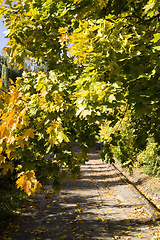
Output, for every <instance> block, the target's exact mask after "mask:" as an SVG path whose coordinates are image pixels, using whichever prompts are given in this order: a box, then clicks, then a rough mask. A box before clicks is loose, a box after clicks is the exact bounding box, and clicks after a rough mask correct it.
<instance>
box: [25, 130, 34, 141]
mask: <svg viewBox="0 0 160 240" xmlns="http://www.w3.org/2000/svg"><path fill="white" fill-rule="evenodd" d="M34 132H35V130H34V129H32V128H28V129H27V130H25V132H24V133H23V138H24V139H25V140H26V141H28V139H29V138H34Z"/></svg>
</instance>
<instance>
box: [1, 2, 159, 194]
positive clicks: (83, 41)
mask: <svg viewBox="0 0 160 240" xmlns="http://www.w3.org/2000/svg"><path fill="white" fill-rule="evenodd" d="M1 2H3V4H2V6H1V10H0V14H1V15H2V14H3V15H4V18H5V21H4V23H5V26H6V27H7V28H8V29H9V31H8V33H7V37H8V38H9V39H10V41H9V44H8V46H7V47H6V48H5V49H4V50H5V51H6V52H7V53H8V55H9V56H10V57H11V64H12V63H14V62H16V63H17V65H18V66H19V67H20V68H21V67H23V65H24V62H25V59H26V58H28V59H31V60H32V61H33V62H34V63H35V64H36V65H38V66H40V70H39V71H37V72H36V73H35V72H30V73H25V72H24V73H23V76H22V78H17V81H16V83H15V84H14V83H13V82H12V81H11V84H10V87H9V89H4V88H2V84H1V86H0V87H1V90H0V98H1V102H0V114H1V119H0V153H1V155H0V161H1V168H2V169H3V173H4V174H5V173H6V172H7V171H8V170H10V171H13V169H14V170H15V169H16V171H17V172H18V173H19V174H18V180H17V185H18V187H22V188H23V189H25V191H26V192H28V194H30V193H35V192H36V191H39V189H40V186H41V183H39V181H41V177H42V176H43V177H46V178H49V179H54V182H53V185H54V187H55V189H57V190H59V189H60V185H61V183H62V182H63V181H64V180H65V178H66V177H67V172H70V173H71V175H72V177H73V179H74V178H75V177H77V176H78V175H79V169H80V164H83V163H84V162H85V161H87V159H88V158H87V152H88V150H89V148H91V147H93V146H94V145H95V142H96V136H97V135H99V129H100V126H101V125H103V124H104V123H105V124H106V122H107V123H108V126H109V127H110V128H112V131H111V134H110V136H109V139H110V141H108V142H106V144H105V147H104V149H103V151H102V157H103V160H107V161H110V162H112V161H114V159H113V157H114V156H113V147H115V146H120V147H121V150H122V151H121V153H122V156H121V157H122V159H123V161H124V162H125V163H126V162H127V161H128V160H127V155H126V151H125V149H126V146H124V141H123V139H124V138H123V137H122V136H121V133H122V132H121V131H119V130H120V129H118V128H119V126H120V125H121V124H122V122H123V121H124V120H125V118H126V112H128V113H129V123H130V124H131V125H130V126H131V128H134V134H133V136H132V137H134V141H133V142H134V144H133V146H132V147H133V149H134V150H135V149H136V150H137V149H138V150H139V149H143V148H145V143H146V139H147V137H148V135H149V134H152V135H154V138H155V140H156V142H160V138H159V129H160V121H159V113H160V110H159V92H160V84H159V50H160V47H159V40H160V33H159V15H160V13H159V7H160V6H159V4H158V2H157V1H154V0H149V1H147V0H143V1H138V0H136V1H129V0H124V1H122V3H121V1H119V0H113V1H103V0H98V1H86V0H71V1H65V0H62V1H52V0H48V1H37V0H36V1H28V0H24V1H17V2H16V1H14V2H13V1H11V0H7V1H1ZM133 126H134V127H133ZM127 127H128V123H127ZM73 145H77V146H78V147H79V148H80V151H79V152H77V153H74V152H73ZM134 150H133V151H134ZM46 154H49V155H50V156H51V155H52V157H50V158H48V159H46ZM130 163H131V165H132V161H131V162H129V164H130ZM36 179H38V180H36Z"/></svg>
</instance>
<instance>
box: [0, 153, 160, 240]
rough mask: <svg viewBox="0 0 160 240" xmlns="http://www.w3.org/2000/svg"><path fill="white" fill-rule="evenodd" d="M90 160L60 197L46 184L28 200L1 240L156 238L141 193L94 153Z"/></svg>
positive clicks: (67, 184) (63, 188) (63, 189)
mask: <svg viewBox="0 0 160 240" xmlns="http://www.w3.org/2000/svg"><path fill="white" fill-rule="evenodd" d="M89 158H90V161H89V162H88V163H86V165H84V166H82V167H81V171H82V173H81V177H80V179H78V180H77V181H72V182H71V181H67V182H65V183H64V184H63V187H62V190H61V192H60V194H55V193H54V192H53V190H52V189H51V186H50V185H48V186H45V188H46V192H45V193H43V194H42V193H41V194H39V195H38V196H36V197H34V198H31V199H30V201H29V203H28V206H25V207H24V208H22V212H23V213H22V215H21V217H20V218H19V219H18V220H17V221H16V222H14V223H12V224H11V230H10V234H9V233H8V232H6V233H5V234H4V236H3V238H2V239H8V240H40V239H42V240H60V239H68V240H77V239H83V240H87V239H94V240H100V239H112V240H114V239H126V240H129V239H131V240H132V239H133V240H135V239H145V240H151V239H154V240H155V239H159V238H156V237H155V232H156V228H157V226H156V224H157V223H155V222H154V221H150V217H151V215H150V214H149V212H148V211H147V207H146V203H145V202H144V201H143V199H142V198H141V197H140V195H139V194H138V193H137V192H134V190H133V188H132V187H131V186H130V185H129V184H128V183H127V182H125V181H124V179H123V178H121V176H120V175H119V174H118V173H117V172H116V170H115V169H114V167H112V166H111V165H108V164H106V163H103V162H102V161H101V159H99V157H98V154H94V153H92V154H89ZM153 234H154V235H153Z"/></svg>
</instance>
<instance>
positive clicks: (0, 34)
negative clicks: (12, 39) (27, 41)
mask: <svg viewBox="0 0 160 240" xmlns="http://www.w3.org/2000/svg"><path fill="white" fill-rule="evenodd" d="M4 31H6V28H5V27H4V25H3V18H1V19H0V52H1V51H2V49H3V48H4V47H5V46H6V45H7V42H8V39H7V38H4V36H5V34H4Z"/></svg>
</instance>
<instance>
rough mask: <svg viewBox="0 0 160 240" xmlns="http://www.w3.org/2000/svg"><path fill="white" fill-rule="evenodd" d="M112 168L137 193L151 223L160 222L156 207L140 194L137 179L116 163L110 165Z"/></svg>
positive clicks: (159, 214) (159, 212) (159, 213)
mask: <svg viewBox="0 0 160 240" xmlns="http://www.w3.org/2000/svg"><path fill="white" fill-rule="evenodd" d="M112 166H113V167H114V168H115V169H116V170H117V171H118V172H119V173H120V174H121V175H123V177H124V178H125V180H126V181H127V182H128V184H130V185H131V186H132V188H133V190H134V191H136V192H137V194H139V195H140V197H141V199H143V201H144V202H145V204H146V206H145V210H146V211H147V212H148V213H149V214H150V216H151V220H153V221H157V222H159V221H160V211H159V209H158V208H157V206H156V205H155V204H154V203H152V202H151V201H150V200H149V199H148V198H147V196H146V195H145V194H144V193H143V192H141V191H140V190H139V189H138V188H137V187H136V183H137V182H138V179H137V178H135V177H134V176H131V175H130V174H129V173H128V172H127V171H126V170H125V169H124V168H122V166H121V165H120V164H119V163H118V162H117V161H116V162H115V164H112Z"/></svg>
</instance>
